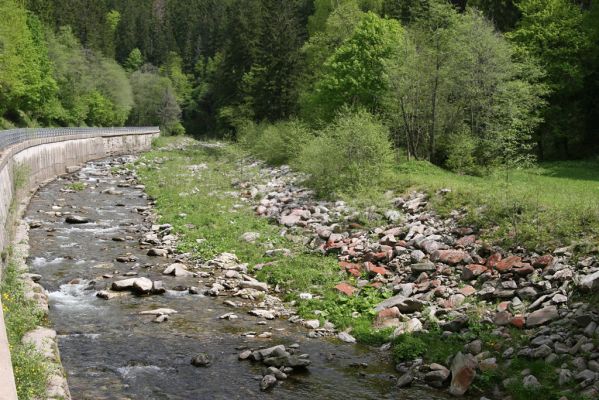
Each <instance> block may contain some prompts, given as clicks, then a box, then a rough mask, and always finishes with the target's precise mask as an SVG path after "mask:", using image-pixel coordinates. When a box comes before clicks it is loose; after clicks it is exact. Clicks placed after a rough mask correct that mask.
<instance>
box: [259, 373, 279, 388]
mask: <svg viewBox="0 0 599 400" xmlns="http://www.w3.org/2000/svg"><path fill="white" fill-rule="evenodd" d="M276 384H277V378H276V377H275V376H274V375H270V374H269V375H264V378H262V380H261V381H260V390H263V391H264V390H268V389H270V388H272V387H273V386H275V385H276Z"/></svg>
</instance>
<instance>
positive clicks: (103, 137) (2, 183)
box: [0, 128, 160, 400]
mask: <svg viewBox="0 0 599 400" xmlns="http://www.w3.org/2000/svg"><path fill="white" fill-rule="evenodd" d="M159 133H160V132H159V131H158V129H157V128H148V129H147V130H144V131H143V132H136V133H128V132H123V133H115V132H107V131H105V130H102V129H98V131H97V133H95V134H94V135H93V137H92V136H90V134H86V135H79V136H77V135H69V136H57V137H49V138H41V139H33V140H28V141H24V142H21V143H18V144H16V145H13V146H11V147H8V148H4V149H0V254H5V253H3V251H4V250H5V249H6V247H7V246H8V245H9V244H10V243H11V240H13V228H14V226H15V222H16V219H17V218H20V215H18V214H19V212H18V210H19V208H18V207H17V206H16V205H18V204H19V203H21V204H23V202H28V201H29V198H30V196H31V194H32V193H34V192H35V190H36V189H37V188H38V187H39V186H40V185H42V184H44V183H45V182H47V181H49V180H52V179H54V178H56V177H57V176H59V175H62V174H65V173H66V172H67V167H70V166H76V165H80V164H82V163H84V162H87V161H90V160H96V159H100V158H104V157H109V156H114V155H122V154H132V153H136V152H140V151H145V150H149V149H150V147H151V143H152V139H154V138H155V137H157V136H158V135H159ZM0 135H2V132H1V131H0ZM17 181H18V182H17ZM17 186H18V187H19V190H15V188H16V187H17ZM5 261H6V260H5V259H0V278H1V277H2V270H3V268H4V267H3V265H4V263H5ZM0 400H17V394H16V389H15V382H14V376H13V371H12V366H11V361H10V352H9V348H8V341H7V338H6V329H5V325H4V318H3V313H2V303H1V300H0Z"/></svg>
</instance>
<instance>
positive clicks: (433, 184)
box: [346, 161, 599, 252]
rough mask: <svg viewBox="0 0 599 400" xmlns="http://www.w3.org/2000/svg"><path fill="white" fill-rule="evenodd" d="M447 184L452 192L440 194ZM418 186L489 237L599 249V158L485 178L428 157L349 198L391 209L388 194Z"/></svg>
mask: <svg viewBox="0 0 599 400" xmlns="http://www.w3.org/2000/svg"><path fill="white" fill-rule="evenodd" d="M443 188H449V189H451V193H449V194H446V195H444V196H439V195H435V193H436V192H437V191H438V190H439V189H443ZM412 190H422V191H425V192H427V193H429V194H431V198H432V201H431V203H432V204H431V206H432V208H433V209H435V210H436V211H438V212H440V213H441V214H442V215H448V214H449V213H450V212H451V211H452V210H455V209H462V210H465V211H466V212H467V216H466V219H465V220H464V221H463V222H464V224H465V225H473V226H476V227H479V228H481V229H483V237H484V238H486V239H488V240H489V241H491V242H494V243H497V244H500V245H503V246H505V247H511V246H516V245H521V246H525V247H527V248H530V249H537V250H540V251H546V250H548V249H551V248H552V247H557V246H561V245H564V244H566V245H567V244H570V243H573V244H577V245H578V247H579V249H578V250H579V251H581V252H588V251H599V248H593V244H592V243H593V240H594V239H595V238H596V237H597V235H598V233H599V161H578V162H556V163H545V164H540V165H539V166H538V167H536V168H529V169H522V170H512V171H507V172H506V171H497V172H495V173H493V174H491V175H488V176H484V177H476V176H465V175H458V174H455V173H452V172H449V171H446V170H444V169H441V168H439V167H436V166H434V165H432V164H430V163H428V162H424V161H410V162H402V163H399V164H396V165H395V166H394V169H393V170H392V171H391V172H389V173H387V174H386V175H385V177H384V179H383V183H382V184H381V185H380V186H379V187H370V188H365V189H364V190H360V191H359V193H351V194H349V195H347V198H346V200H347V201H348V202H350V203H351V204H354V205H357V206H365V205H372V204H376V205H379V206H386V207H389V198H388V196H386V195H385V193H386V192H388V191H393V192H395V193H399V194H401V193H407V192H410V191H412ZM581 237H584V238H585V239H584V241H581V240H580V238H581ZM595 246H596V244H595Z"/></svg>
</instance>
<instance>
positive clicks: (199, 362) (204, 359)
mask: <svg viewBox="0 0 599 400" xmlns="http://www.w3.org/2000/svg"><path fill="white" fill-rule="evenodd" d="M211 364H212V359H211V357H210V356H209V355H208V354H206V353H199V354H198V355H196V356H195V357H193V358H192V359H191V365H193V366H195V367H209V366H210V365H211Z"/></svg>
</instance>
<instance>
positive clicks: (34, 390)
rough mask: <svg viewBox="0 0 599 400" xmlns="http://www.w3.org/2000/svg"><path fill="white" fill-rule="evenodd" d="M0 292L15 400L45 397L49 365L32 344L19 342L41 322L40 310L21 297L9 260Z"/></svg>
mask: <svg viewBox="0 0 599 400" xmlns="http://www.w3.org/2000/svg"><path fill="white" fill-rule="evenodd" d="M0 293H1V295H2V307H3V312H4V319H5V323H6V333H7V335H8V342H9V346H10V351H11V358H12V364H13V371H14V374H15V381H16V385H17V394H18V396H19V399H24V400H28V399H42V398H45V394H46V393H45V392H46V381H47V378H48V373H49V370H48V368H49V367H48V365H47V364H46V362H45V361H44V358H43V356H42V355H41V354H40V353H38V352H37V351H36V350H35V349H34V348H33V347H32V346H29V345H24V344H22V343H21V340H22V338H23V336H24V335H25V333H27V332H28V331H30V330H32V329H34V328H35V327H36V326H38V325H40V324H41V323H42V322H43V313H42V312H41V311H40V310H39V309H38V308H37V307H36V305H35V303H34V301H33V300H30V299H27V298H26V297H25V292H24V287H23V283H22V282H21V280H20V279H19V272H18V271H17V268H16V266H15V264H14V263H12V262H9V263H8V266H7V268H6V269H5V271H4V276H3V280H2V284H1V285H0Z"/></svg>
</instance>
